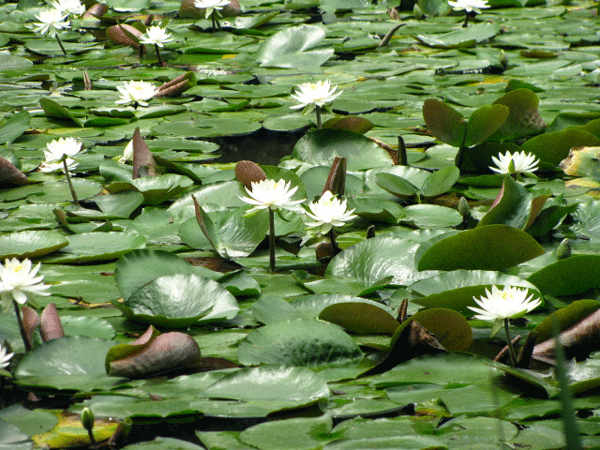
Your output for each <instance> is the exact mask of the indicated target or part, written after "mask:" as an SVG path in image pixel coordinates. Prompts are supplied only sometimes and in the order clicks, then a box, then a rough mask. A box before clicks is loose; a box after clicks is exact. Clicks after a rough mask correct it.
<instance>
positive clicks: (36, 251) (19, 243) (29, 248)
mask: <svg viewBox="0 0 600 450" xmlns="http://www.w3.org/2000/svg"><path fill="white" fill-rule="evenodd" d="M68 244H69V241H68V240H67V238H66V237H65V236H63V235H62V234H60V233H59V232H58V231H46V230H39V231H19V232H16V233H6V234H3V235H2V236H0V248H1V249H2V250H0V258H2V259H4V258H14V257H17V258H19V259H23V258H35V257H38V256H43V255H47V254H49V253H53V252H55V251H57V250H59V249H61V248H63V247H66V246H67V245H68Z"/></svg>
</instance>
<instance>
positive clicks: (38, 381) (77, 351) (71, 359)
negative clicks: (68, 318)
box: [15, 336, 122, 392]
mask: <svg viewBox="0 0 600 450" xmlns="http://www.w3.org/2000/svg"><path fill="white" fill-rule="evenodd" d="M113 345H114V342H113V341H106V340H104V339H92V338H86V337H80V336H67V337H63V338H60V339H54V340H51V341H48V342H46V343H44V344H42V345H41V346H39V347H36V348H35V349H33V350H32V351H30V352H28V353H27V354H26V355H25V356H24V357H23V359H22V360H21V362H20V363H19V365H18V366H17V368H16V370H15V382H16V383H17V384H18V385H20V386H23V387H26V388H28V389H35V390H47V389H54V390H66V391H70V392H75V391H84V392H91V391H92V390H94V389H109V388H111V387H113V386H116V385H117V384H119V382H120V381H122V380H121V379H119V378H114V377H109V376H107V375H106V370H105V368H104V356H105V355H106V353H107V352H108V351H109V349H110V348H111V347H112V346H113Z"/></svg>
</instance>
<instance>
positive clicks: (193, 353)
mask: <svg viewBox="0 0 600 450" xmlns="http://www.w3.org/2000/svg"><path fill="white" fill-rule="evenodd" d="M200 360H201V358H200V347H198V344H197V343H196V341H195V340H194V339H193V338H192V337H191V336H189V335H187V334H185V333H180V332H177V331H172V332H169V333H164V334H160V332H159V331H158V330H156V328H154V327H153V326H152V325H150V327H148V329H147V330H146V332H145V333H144V334H143V335H142V336H140V337H139V338H138V339H136V340H135V341H133V342H132V343H131V344H119V345H115V346H114V347H112V348H111V349H110V350H109V351H108V354H107V355H106V372H107V373H108V375H110V376H116V377H127V378H142V377H147V376H152V375H157V374H159V373H166V372H173V371H181V370H186V369H189V368H190V367H193V366H195V365H196V364H198V363H199V362H200Z"/></svg>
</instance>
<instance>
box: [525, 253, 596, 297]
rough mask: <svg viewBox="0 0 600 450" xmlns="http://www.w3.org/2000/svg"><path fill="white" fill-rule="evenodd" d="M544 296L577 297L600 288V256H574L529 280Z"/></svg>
mask: <svg viewBox="0 0 600 450" xmlns="http://www.w3.org/2000/svg"><path fill="white" fill-rule="evenodd" d="M527 281H529V282H531V283H533V284H535V285H536V286H537V287H538V289H539V290H540V291H541V292H542V293H544V294H550V295H576V294H581V293H583V292H585V291H587V290H588V289H591V288H594V287H600V255H572V256H571V257H569V258H566V259H561V260H560V261H556V262H555V263H552V264H550V265H547V266H546V267H544V268H542V269H540V270H538V271H537V272H535V273H534V274H532V275H530V276H529V277H528V278H527Z"/></svg>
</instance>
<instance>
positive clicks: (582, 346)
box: [533, 309, 600, 365]
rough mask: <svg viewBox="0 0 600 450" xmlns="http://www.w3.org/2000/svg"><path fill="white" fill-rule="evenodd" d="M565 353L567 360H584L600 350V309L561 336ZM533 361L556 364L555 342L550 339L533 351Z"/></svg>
mask: <svg viewBox="0 0 600 450" xmlns="http://www.w3.org/2000/svg"><path fill="white" fill-rule="evenodd" d="M559 338H560V342H561V343H562V345H563V347H564V351H565V358H566V359H572V358H576V359H577V360H582V359H585V358H587V357H588V355H589V354H590V353H592V352H594V351H596V350H600V309H598V310H596V311H595V312H593V313H592V314H590V315H589V316H587V317H586V318H585V319H583V320H582V321H581V322H579V323H577V324H575V325H573V326H571V327H570V328H567V329H566V330H564V331H563V332H562V333H560V335H559ZM533 359H536V360H538V361H542V362H545V363H547V364H553V365H555V364H556V353H555V341H554V338H550V339H548V340H546V341H544V342H541V343H540V344H538V345H536V346H535V348H534V349H533Z"/></svg>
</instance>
